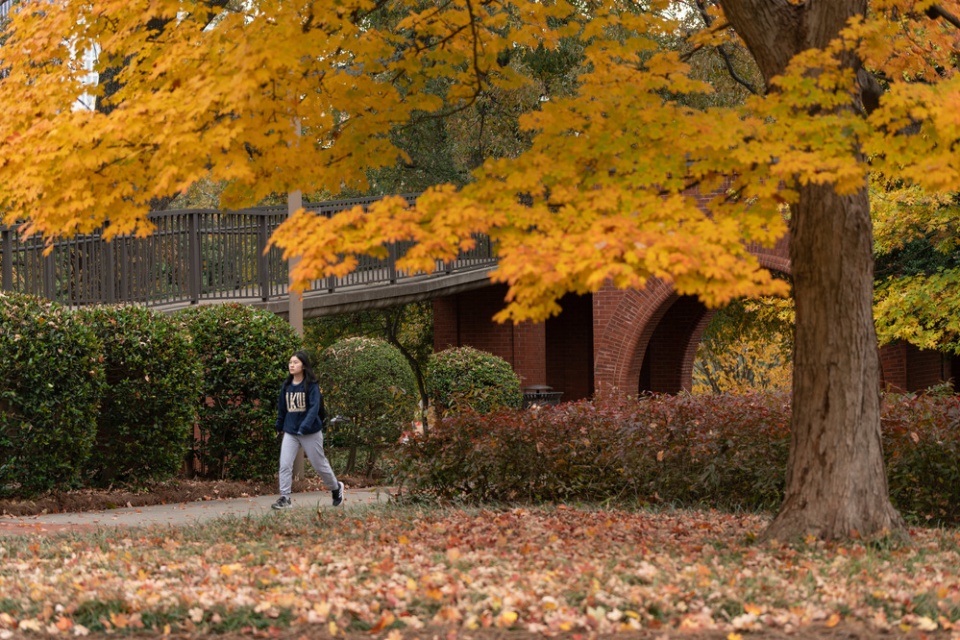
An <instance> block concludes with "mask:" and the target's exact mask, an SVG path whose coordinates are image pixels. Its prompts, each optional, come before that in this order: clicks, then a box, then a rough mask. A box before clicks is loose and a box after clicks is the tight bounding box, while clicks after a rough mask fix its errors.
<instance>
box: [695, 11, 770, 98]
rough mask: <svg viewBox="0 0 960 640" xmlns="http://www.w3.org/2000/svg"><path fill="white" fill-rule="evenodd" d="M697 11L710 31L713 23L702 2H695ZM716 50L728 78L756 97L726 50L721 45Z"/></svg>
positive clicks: (755, 91)
mask: <svg viewBox="0 0 960 640" xmlns="http://www.w3.org/2000/svg"><path fill="white" fill-rule="evenodd" d="M697 10H698V11H699V12H700V17H701V18H703V22H704V24H706V25H707V28H708V29H710V28H711V26H712V23H713V19H712V18H711V17H710V14H709V13H707V5H706V4H705V3H704V1H703V0H697ZM714 48H715V49H716V50H717V53H719V54H720V57H722V58H723V63H724V65H725V66H726V67H727V73H729V74H730V77H731V78H733V80H734V81H735V82H737V83H738V84H740V85H743V86H744V87H745V88H746V89H747V91H749V92H750V93H752V94H753V95H757V90H756V89H755V88H754V86H753V85H752V84H750V82H749V81H747V80H745V79H744V78H741V77H740V74H738V73H737V71H736V69H734V68H733V60H731V59H730V54H729V52H727V48H726V47H725V46H723V45H722V44H719V45H717V46H716V47H714Z"/></svg>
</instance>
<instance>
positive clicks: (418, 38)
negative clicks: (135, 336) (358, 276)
mask: <svg viewBox="0 0 960 640" xmlns="http://www.w3.org/2000/svg"><path fill="white" fill-rule="evenodd" d="M733 1H734V0H727V2H725V3H724V2H721V3H720V4H721V5H723V4H727V5H729V4H731V3H732V2H733ZM209 4H210V3H209V2H200V1H198V0H190V1H181V0H99V1H98V2H96V3H90V2H79V1H77V0H57V1H55V2H52V3H47V4H45V5H44V7H45V9H44V10H43V11H40V10H38V9H37V7H38V5H36V4H32V3H24V4H22V5H20V7H22V8H21V9H20V10H19V11H14V12H13V14H12V15H13V21H12V24H11V25H10V27H9V34H8V38H7V40H6V42H5V43H4V44H3V45H2V56H0V57H2V60H3V65H4V66H5V67H6V68H7V70H8V74H7V75H6V76H5V77H3V78H2V80H0V84H2V90H0V171H2V174H0V175H2V179H3V185H4V188H3V192H2V196H0V201H2V202H0V205H2V210H3V211H4V214H3V215H4V218H3V220H4V221H5V222H7V223H11V222H13V221H15V220H26V224H25V226H24V228H23V231H24V232H25V233H41V234H43V235H44V236H46V237H47V238H48V239H49V238H54V237H57V236H61V235H70V234H73V233H77V232H86V231H90V230H92V229H94V228H97V227H99V226H101V225H103V223H104V222H106V221H108V220H109V222H110V225H109V227H107V234H108V235H116V234H126V233H137V234H146V233H149V232H150V231H151V225H150V223H149V222H147V220H146V214H147V212H148V210H149V208H150V203H151V200H153V199H155V198H160V197H164V196H169V195H172V194H175V193H178V192H182V191H184V190H186V189H188V188H189V187H190V186H191V185H192V184H194V183H195V182H197V181H198V180H200V179H202V178H205V177H210V178H211V179H213V180H223V181H226V182H227V183H228V185H229V186H228V187H227V191H226V193H225V194H224V198H223V201H222V203H223V205H224V206H239V205H249V204H253V203H255V202H257V201H259V200H261V199H263V198H264V197H266V196H267V195H269V194H271V193H277V192H281V193H282V192H286V191H292V190H298V189H299V190H304V191H320V190H325V191H328V192H331V193H337V192H339V191H340V190H341V189H343V188H351V189H361V190H362V189H364V188H365V187H366V186H367V184H366V176H367V173H366V172H367V171H368V170H370V169H371V168H376V167H383V166H390V165H393V164H394V163H395V162H396V161H397V159H398V156H401V155H402V153H401V152H400V151H399V150H398V148H397V147H396V146H395V145H394V144H393V143H392V141H391V138H390V133H391V131H393V130H394V129H395V128H396V127H398V126H402V125H404V124H406V123H409V122H410V121H411V120H412V119H415V118H420V117H425V116H442V115H443V114H447V113H450V112H453V111H455V110H456V109H458V108H461V107H463V106H464V105H466V104H470V103H471V102H472V101H473V100H474V99H475V98H476V97H477V96H478V95H480V94H481V93H482V92H484V91H487V90H493V89H516V88H517V87H520V86H523V85H524V84H526V83H529V82H530V80H529V79H528V78H527V77H525V76H524V75H523V73H522V69H520V68H519V66H518V65H512V64H504V63H503V60H504V59H503V57H502V54H503V53H504V52H509V51H523V50H531V49H534V48H537V47H545V48H548V49H549V48H555V47H556V46H557V45H558V43H559V42H560V40H561V39H562V38H573V39H578V40H579V41H580V42H581V43H582V50H583V52H584V55H583V61H582V69H581V74H580V76H579V91H578V92H577V93H576V95H573V96H570V97H565V98H561V99H555V100H554V99H552V100H548V101H545V102H543V103H542V108H540V109H539V110H535V111H532V112H530V113H528V114H527V115H526V116H525V117H524V118H523V119H522V123H521V124H522V126H523V127H524V129H526V130H527V131H529V132H533V133H535V136H534V138H533V144H532V146H531V148H529V149H528V150H527V151H526V152H524V153H523V154H521V155H520V156H519V157H516V158H508V159H496V160H489V161H487V162H486V163H485V164H484V165H483V166H482V167H480V168H479V169H478V170H477V171H476V172H475V174H474V177H475V181H474V182H473V183H472V184H470V185H468V186H467V187H466V188H464V189H462V190H459V191H457V190H454V189H452V188H450V187H447V186H442V185H441V186H438V187H437V188H435V189H431V190H429V191H428V192H426V193H425V194H424V195H423V196H422V197H421V198H420V200H419V202H418V203H417V205H416V206H415V207H413V208H407V207H406V205H405V204H404V203H403V202H402V201H401V200H399V199H388V200H385V201H384V202H382V203H380V204H378V205H376V206H373V207H371V208H370V209H369V210H368V211H365V212H364V211H361V210H359V209H356V210H353V211H348V212H344V213H342V214H339V215H337V216H335V217H334V218H332V219H329V220H328V219H321V218H317V217H315V216H313V215H311V214H307V213H301V214H300V215H296V216H294V217H293V218H292V219H290V220H289V221H288V222H287V223H286V224H285V225H283V226H282V227H281V228H280V229H279V230H278V231H277V232H276V234H275V236H274V237H273V242H274V243H275V244H276V245H278V246H280V247H282V248H283V249H284V251H285V253H286V255H287V256H295V255H299V256H301V257H302V259H301V261H300V262H299V265H298V266H297V268H296V270H295V272H294V274H293V275H294V277H295V279H296V280H297V282H298V283H300V285H301V286H302V285H303V284H305V283H306V282H307V281H309V280H311V279H313V278H317V277H320V276H324V275H335V274H336V275H340V274H343V273H344V272H346V271H349V270H350V269H352V268H353V266H354V264H355V263H354V260H353V258H351V257H349V256H350V255H351V254H355V253H378V252H380V251H382V248H381V246H382V243H384V242H386V241H390V240H412V241H414V242H416V243H417V246H416V247H415V248H414V249H413V250H412V251H410V252H409V254H408V255H407V256H406V258H405V259H404V260H403V261H402V262H401V264H400V267H401V268H403V269H407V270H411V271H417V270H423V271H431V270H433V269H434V268H435V267H436V264H437V260H448V259H450V258H452V257H453V256H455V255H456V253H457V251H458V250H460V249H461V248H469V247H470V246H471V245H472V242H473V241H472V239H471V235H470V234H471V233H474V232H485V233H489V234H490V235H491V236H492V237H493V238H494V239H495V241H496V246H497V248H498V251H499V255H500V258H501V261H500V266H499V268H498V270H497V271H496V272H495V273H494V275H493V279H494V280H498V281H502V282H506V283H508V284H509V286H510V289H509V301H510V304H509V306H508V307H507V308H506V309H505V310H504V312H503V313H501V314H500V316H499V317H500V319H503V320H508V319H509V320H525V319H532V320H542V319H544V318H546V317H547V316H549V315H550V314H552V313H555V312H557V311H558V306H557V303H556V300H557V299H558V298H559V297H560V296H561V295H563V294H564V293H566V292H568V291H573V292H581V293H582V292H588V291H595V290H597V289H598V288H599V287H600V286H602V285H603V284H604V283H605V282H608V281H610V282H613V283H614V284H615V285H616V286H618V287H640V286H643V284H644V283H645V282H646V281H647V280H648V279H649V278H651V277H657V278H661V279H663V280H666V281H668V282H670V283H672V284H673V285H674V287H675V288H676V290H677V291H678V293H680V294H696V295H698V296H700V297H701V298H702V299H703V300H704V301H705V302H706V303H708V304H711V305H718V304H722V303H724V302H727V301H729V300H731V299H733V298H736V297H740V296H746V295H760V294H771V293H772V294H783V293H785V292H786V288H785V285H784V284H783V283H782V282H780V281H777V280H774V279H772V278H771V277H770V275H769V273H768V272H766V271H765V270H763V269H761V268H760V266H759V264H758V263H757V261H756V260H755V259H754V258H753V257H752V256H750V254H749V253H748V252H747V251H746V249H745V247H744V243H745V242H760V243H763V244H770V243H772V242H774V241H775V240H776V239H777V238H778V237H780V236H781V235H782V234H783V233H784V232H785V230H786V225H785V222H784V219H783V216H782V211H783V205H784V204H785V203H792V202H795V201H796V198H797V193H796V191H795V190H793V189H791V188H784V187H783V185H794V184H797V183H800V184H803V183H829V184H833V185H835V188H836V190H837V191H838V192H840V193H844V192H852V191H855V190H857V189H859V188H862V186H863V185H864V184H865V180H866V175H867V173H868V171H869V170H870V169H871V167H879V168H880V169H881V170H882V171H883V172H884V173H885V174H887V175H890V176H894V175H896V176H900V177H901V178H902V179H904V180H906V181H908V182H911V183H915V184H917V185H919V186H922V187H923V188H925V189H928V190H930V191H933V192H936V191H942V190H948V189H952V188H954V187H955V185H957V184H960V158H958V154H957V151H956V149H957V146H956V144H955V143H956V142H957V140H958V138H960V81H958V79H957V74H956V72H955V65H954V60H953V57H952V56H954V55H955V52H956V50H957V37H958V33H960V31H958V30H957V29H956V28H955V27H954V26H953V25H952V24H951V23H950V22H949V21H948V20H946V19H943V18H942V17H939V16H936V15H933V14H932V13H931V12H932V9H931V3H930V2H915V1H913V0H874V2H872V4H871V11H870V12H869V13H868V14H867V15H866V16H862V17H861V18H858V19H856V20H854V21H852V22H851V23H850V24H849V25H848V27H847V28H846V29H845V30H844V31H843V33H842V36H841V37H840V38H839V39H837V40H836V41H835V42H834V44H833V45H832V46H831V47H829V48H828V49H827V50H825V51H814V50H811V51H807V52H804V53H802V54H800V55H798V56H796V58H795V59H794V60H793V61H792V63H791V65H790V67H789V68H788V71H787V73H785V74H784V75H783V76H782V77H780V78H777V79H775V80H774V82H773V87H774V88H775V89H776V90H775V91H771V92H768V93H767V94H765V95H756V96H753V97H751V98H750V99H748V100H747V101H746V102H745V103H744V104H742V105H739V106H736V107H727V106H724V107H711V108H703V109H695V108H691V107H689V106H686V105H687V104H690V103H689V102H685V101H684V100H683V99H682V98H683V97H684V96H692V95H696V94H709V93H710V92H712V91H713V89H712V87H711V86H710V85H709V84H707V83H706V82H704V81H701V80H697V79H695V74H693V73H692V72H691V68H690V66H689V64H688V63H687V62H686V61H685V60H684V59H683V58H682V57H681V56H680V55H679V54H678V53H677V52H675V51H670V50H665V49H664V47H663V46H661V45H662V42H663V40H664V39H666V38H668V37H676V34H678V33H681V32H683V33H689V37H690V39H691V41H693V42H696V43H700V44H711V45H712V44H716V43H717V42H719V41H721V40H727V39H731V37H732V36H733V35H734V34H732V33H730V32H729V30H727V31H725V30H724V29H723V28H722V27H723V24H724V22H723V20H724V19H723V16H722V14H720V13H719V12H714V17H715V19H716V20H715V25H720V26H719V28H714V29H712V30H710V31H709V32H708V31H706V30H704V31H702V32H700V33H697V32H691V31H690V25H689V21H684V12H683V11H677V10H676V8H675V6H674V3H672V2H669V1H667V0H654V1H652V2H646V3H643V6H642V8H641V6H640V5H639V4H638V3H635V2H631V1H629V0H608V1H606V2H593V3H571V2H567V1H566V0H552V1H548V2H541V1H535V0H510V1H505V2H497V3H491V2H476V1H475V0H454V1H452V2H444V3H428V2H422V1H420V0H389V1H387V2H381V3H373V2H370V1H369V0H338V1H337V2H317V1H313V2H311V1H308V0H301V1H299V2H286V1H283V2H281V1H280V0H253V1H251V2H246V3H241V4H240V5H239V6H233V5H231V8H230V9H225V10H222V11H221V10H215V11H213V12H212V13H211V9H210V6H209ZM938 6H939V7H940V8H941V9H943V10H944V11H945V14H946V15H947V16H950V15H953V16H956V15H958V14H960V3H958V0H945V1H944V2H942V3H941V4H940V5H938ZM387 15H389V16H393V18H392V20H390V19H387V18H385V17H384V16H387ZM211 16H213V19H211ZM158 26H159V27H162V28H160V30H158V29H157V27H158ZM84 51H95V52H97V62H96V70H97V71H98V72H101V73H103V72H104V71H107V70H108V69H111V68H113V69H117V70H118V76H117V80H118V82H119V89H118V90H117V91H116V92H115V93H112V94H110V95H106V94H104V93H102V92H103V86H102V85H101V86H99V87H92V86H91V85H90V84H88V83H85V81H84V78H85V77H86V76H87V74H88V70H87V69H85V68H84V67H83V65H82V64H81V62H80V58H81V55H80V53H81V52H84ZM850 55H854V56H858V57H859V58H860V59H862V60H863V61H864V63H865V65H866V66H867V68H868V69H869V70H870V71H873V72H874V73H875V74H876V76H877V77H879V78H880V79H881V80H882V85H883V88H884V89H885V93H884V95H883V96H882V98H881V99H880V103H879V107H878V108H877V109H875V110H873V111H872V112H871V113H869V114H867V113H865V112H864V111H858V110H853V109H833V107H836V106H838V105H842V104H845V103H849V102H850V101H851V98H850V96H851V95H852V94H853V93H855V92H857V91H859V89H860V86H861V85H860V83H861V82H862V80H858V78H857V77H856V75H855V74H853V73H852V72H851V71H850V70H849V65H846V64H841V62H840V61H841V59H843V58H845V57H849V56H850ZM91 92H93V93H100V97H101V102H103V103H105V104H104V106H106V107H108V108H102V109H99V110H91V109H88V108H80V107H78V106H77V104H78V100H79V99H80V98H81V96H83V95H84V94H87V93H91ZM298 125H299V127H302V134H301V135H298V134H297V129H298ZM694 189H696V191H694ZM696 193H699V194H702V195H703V197H702V198H698V197H697V196H696ZM343 256H347V257H343Z"/></svg>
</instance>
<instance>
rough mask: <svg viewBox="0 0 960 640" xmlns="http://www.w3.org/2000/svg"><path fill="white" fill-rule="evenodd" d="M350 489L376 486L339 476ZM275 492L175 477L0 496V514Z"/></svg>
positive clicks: (303, 486)
mask: <svg viewBox="0 0 960 640" xmlns="http://www.w3.org/2000/svg"><path fill="white" fill-rule="evenodd" d="M340 480H341V481H342V482H343V483H344V484H345V485H346V486H348V487H350V488H362V487H369V486H376V485H377V483H376V482H375V481H374V480H370V479H368V478H366V477H365V476H340ZM325 489H326V487H324V486H323V483H322V482H321V481H320V479H319V478H317V477H308V478H306V479H305V480H302V481H298V482H295V483H294V485H293V490H294V492H295V493H299V492H302V491H323V490H325ZM274 493H277V483H276V482H275V481H270V482H258V481H249V482H243V481H236V480H197V479H177V480H170V481H167V482H158V483H154V484H151V485H147V486H144V487H138V488H136V489H132V488H130V487H118V488H112V489H78V490H76V491H51V492H50V493H47V494H44V495H41V496H38V497H36V498H34V499H31V500H17V499H12V498H11V499H0V515H7V516H16V517H22V516H35V515H41V514H45V513H74V512H78V511H106V510H108V509H118V508H122V507H145V506H150V505H155V504H176V503H180V502H199V501H203V500H224V499H228V498H246V497H250V496H262V495H270V494H274Z"/></svg>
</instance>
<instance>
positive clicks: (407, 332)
mask: <svg viewBox="0 0 960 640" xmlns="http://www.w3.org/2000/svg"><path fill="white" fill-rule="evenodd" d="M352 337H365V338H380V339H383V340H386V341H387V342H389V343H390V344H392V345H393V346H395V347H396V348H397V349H399V350H400V353H402V354H403V356H404V357H405V358H406V359H407V363H408V364H409V365H410V368H411V369H412V370H413V375H414V376H415V377H416V379H417V390H418V391H419V393H420V399H421V401H422V403H423V405H424V406H426V404H427V396H426V387H425V384H424V374H423V371H424V370H426V368H427V363H428V361H429V358H430V355H431V354H432V353H433V306H432V304H431V303H430V302H429V301H423V302H412V303H410V304H405V305H398V306H394V307H388V308H386V309H371V310H366V311H357V312H355V313H344V314H339V315H335V316H326V317H321V318H316V319H313V320H310V321H309V322H307V323H306V326H305V327H304V343H305V344H307V345H309V347H310V348H311V349H312V350H313V352H314V353H320V352H322V351H323V350H324V349H326V348H327V347H329V346H331V345H333V344H334V343H336V342H339V341H341V340H343V339H345V338H352Z"/></svg>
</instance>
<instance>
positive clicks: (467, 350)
mask: <svg viewBox="0 0 960 640" xmlns="http://www.w3.org/2000/svg"><path fill="white" fill-rule="evenodd" d="M426 378H427V379H426V385H427V395H428V396H429V398H430V404H431V406H432V407H433V408H434V410H435V411H436V412H437V414H438V415H440V416H443V415H448V414H452V413H457V412H460V411H475V412H477V413H489V412H491V411H496V410H497V409H500V408H504V407H506V408H516V409H519V408H520V407H521V406H522V405H523V392H522V391H521V390H520V378H518V377H517V374H516V373H514V372H513V369H512V368H511V366H510V364H509V363H508V362H507V361H506V360H504V359H503V358H500V357H498V356H495V355H493V354H491V353H487V352H485V351H479V350H477V349H474V348H473V347H455V348H452V349H446V350H444V351H440V352H438V353H435V354H433V355H432V356H430V359H429V362H428V365H427V376H426Z"/></svg>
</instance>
